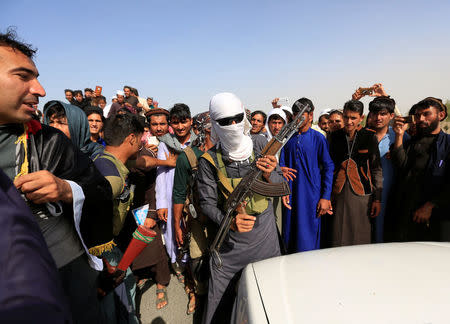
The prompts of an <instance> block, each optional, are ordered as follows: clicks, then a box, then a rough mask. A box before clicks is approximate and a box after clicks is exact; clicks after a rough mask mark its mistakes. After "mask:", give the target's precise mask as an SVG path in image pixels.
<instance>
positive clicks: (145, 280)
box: [136, 278, 148, 290]
mask: <svg viewBox="0 0 450 324" xmlns="http://www.w3.org/2000/svg"><path fill="white" fill-rule="evenodd" d="M147 281H148V279H146V278H145V279H141V280H139V282H138V283H137V284H136V286H137V287H138V288H139V290H142V289H143V288H144V286H145V284H146V283H147Z"/></svg>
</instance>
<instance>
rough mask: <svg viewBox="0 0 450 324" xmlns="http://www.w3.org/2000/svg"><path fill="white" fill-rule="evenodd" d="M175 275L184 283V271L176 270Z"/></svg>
mask: <svg viewBox="0 0 450 324" xmlns="http://www.w3.org/2000/svg"><path fill="white" fill-rule="evenodd" d="M175 275H176V276H177V279H178V282H179V283H181V284H184V275H183V273H182V272H180V271H177V272H175Z"/></svg>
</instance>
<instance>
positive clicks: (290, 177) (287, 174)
mask: <svg viewBox="0 0 450 324" xmlns="http://www.w3.org/2000/svg"><path fill="white" fill-rule="evenodd" d="M280 169H281V171H283V177H284V178H285V179H286V181H294V179H295V178H296V177H297V176H296V175H295V174H296V173H297V170H295V169H292V168H288V167H280Z"/></svg>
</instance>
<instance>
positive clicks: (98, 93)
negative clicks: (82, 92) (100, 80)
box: [95, 86, 102, 97]
mask: <svg viewBox="0 0 450 324" xmlns="http://www.w3.org/2000/svg"><path fill="white" fill-rule="evenodd" d="M95 95H96V96H97V97H100V96H101V95H102V87H100V86H96V87H95Z"/></svg>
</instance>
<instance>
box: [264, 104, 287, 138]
mask: <svg viewBox="0 0 450 324" xmlns="http://www.w3.org/2000/svg"><path fill="white" fill-rule="evenodd" d="M272 115H278V116H280V117H281V118H283V120H284V123H285V124H286V123H287V117H286V113H285V112H284V110H283V109H281V108H273V109H272V110H271V111H269V113H268V114H267V119H266V129H267V140H268V141H270V140H271V139H272V137H273V135H272V132H271V131H270V128H269V118H270V116H272Z"/></svg>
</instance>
